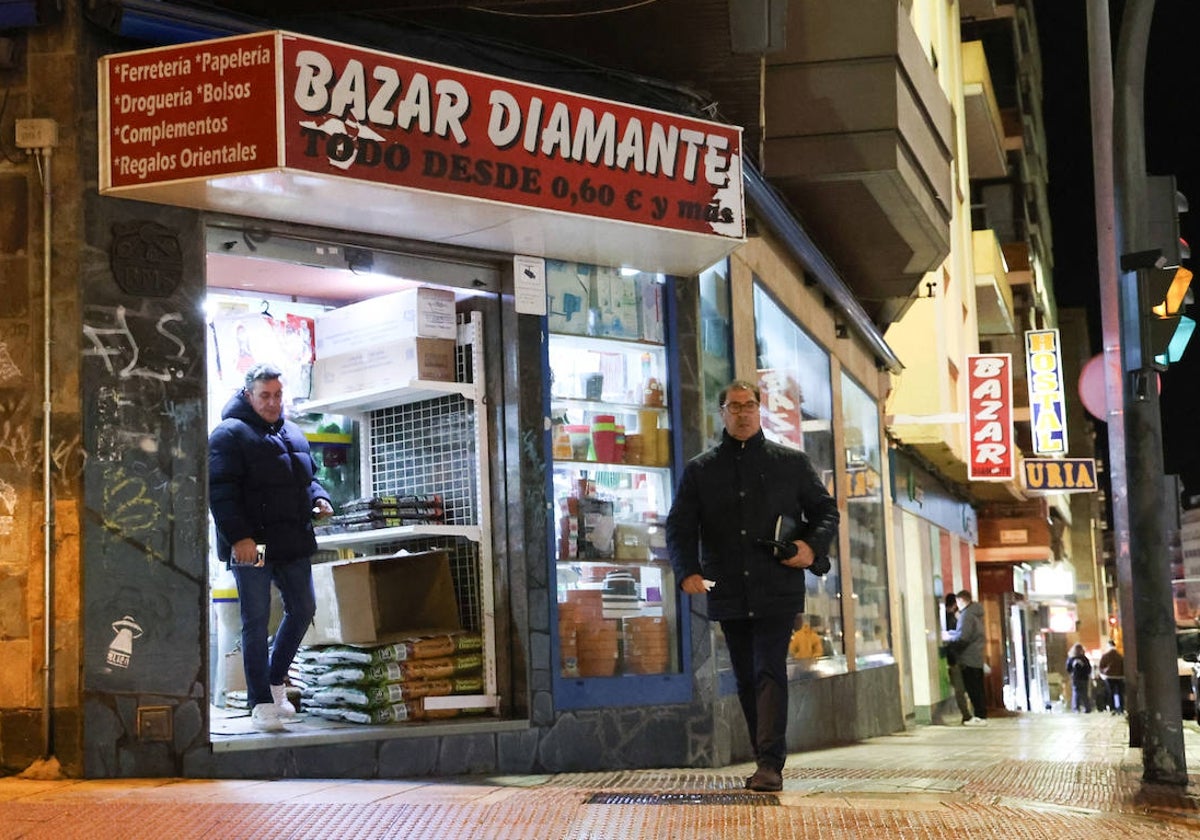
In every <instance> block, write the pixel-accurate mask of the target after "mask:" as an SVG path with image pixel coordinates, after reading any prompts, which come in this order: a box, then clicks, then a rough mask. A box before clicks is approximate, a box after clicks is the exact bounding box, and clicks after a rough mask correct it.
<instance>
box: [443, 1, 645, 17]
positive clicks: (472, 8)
mask: <svg viewBox="0 0 1200 840" xmlns="http://www.w3.org/2000/svg"><path fill="white" fill-rule="evenodd" d="M657 2H658V0H637V2H634V3H626V4H625V5H623V6H614V7H613V8H611V9H596V10H594V11H590V12H508V11H503V10H501V9H489V8H487V7H486V6H467V7H466V8H467V9H469V10H470V11H473V12H483V13H484V14H488V15H499V16H501V17H513V18H536V19H554V18H557V19H569V18H585V17H595V16H596V15H608V14H612V13H614V12H628V11H631V10H632V9H637V8H640V7H642V6H649V5H651V4H652V3H657Z"/></svg>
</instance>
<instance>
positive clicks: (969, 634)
mask: <svg viewBox="0 0 1200 840" xmlns="http://www.w3.org/2000/svg"><path fill="white" fill-rule="evenodd" d="M954 600H955V603H956V605H957V606H958V621H957V625H956V626H955V628H954V629H953V630H947V631H946V633H945V639H946V641H948V642H950V643H952V644H953V643H957V648H958V650H957V654H958V667H959V668H960V669H961V670H962V680H963V688H964V689H966V692H967V697H969V698H970V699H971V712H972V716H971V717H969V718H967V719H966V720H964V721H963V726H985V725H986V724H987V701H986V700H985V699H984V693H983V661H984V648H985V647H986V644H987V636H986V634H985V633H984V629H983V607H981V606H980V605H979V604H977V603H975V600H974V598H972V597H971V590H969V589H960V590H959V591H958V593H957V594H956V595H955V596H954Z"/></svg>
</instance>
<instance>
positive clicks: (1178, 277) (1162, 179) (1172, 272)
mask: <svg viewBox="0 0 1200 840" xmlns="http://www.w3.org/2000/svg"><path fill="white" fill-rule="evenodd" d="M1146 199H1147V210H1148V221H1149V228H1148V232H1149V234H1150V238H1149V242H1150V244H1151V245H1153V246H1154V248H1155V249H1156V250H1157V251H1158V252H1159V253H1160V256H1159V258H1158V259H1156V260H1155V261H1154V267H1153V268H1142V269H1141V270H1139V271H1138V313H1139V320H1140V322H1141V339H1142V342H1141V344H1142V359H1143V360H1145V361H1149V362H1150V364H1151V366H1152V367H1155V368H1158V369H1159V370H1163V369H1165V368H1166V367H1167V365H1169V364H1171V363H1172V362H1177V361H1179V359H1180V358H1181V357H1182V356H1183V350H1184V348H1185V347H1186V346H1187V343H1188V340H1189V339H1191V337H1192V332H1193V331H1194V330H1195V328H1196V322H1195V321H1193V320H1192V319H1191V318H1188V317H1187V316H1185V315H1184V314H1183V311H1184V310H1185V309H1186V308H1187V305H1188V304H1190V303H1191V302H1192V291H1191V283H1192V272H1190V271H1188V270H1187V269H1186V268H1184V267H1183V266H1182V265H1181V264H1180V263H1181V262H1182V261H1183V260H1185V259H1189V258H1190V257H1191V255H1192V254H1191V249H1190V248H1189V247H1188V244H1187V241H1186V240H1184V239H1182V238H1181V237H1180V236H1179V214H1180V213H1186V212H1187V209H1188V203H1187V198H1186V197H1185V196H1184V195H1183V193H1181V192H1179V191H1178V190H1177V189H1175V177H1174V176H1173V175H1155V176H1150V177H1148V178H1147V179H1146Z"/></svg>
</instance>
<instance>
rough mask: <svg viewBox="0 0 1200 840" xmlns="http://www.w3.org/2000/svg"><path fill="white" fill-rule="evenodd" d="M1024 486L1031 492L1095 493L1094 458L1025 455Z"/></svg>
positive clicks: (1022, 467) (1023, 465)
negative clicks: (1029, 456) (1030, 456)
mask: <svg viewBox="0 0 1200 840" xmlns="http://www.w3.org/2000/svg"><path fill="white" fill-rule="evenodd" d="M1021 471H1022V472H1023V473H1024V475H1025V489H1026V490H1028V491H1030V492H1033V493H1094V492H1096V489H1097V487H1096V461H1095V459H1094V458H1026V459H1025V460H1024V461H1022V462H1021Z"/></svg>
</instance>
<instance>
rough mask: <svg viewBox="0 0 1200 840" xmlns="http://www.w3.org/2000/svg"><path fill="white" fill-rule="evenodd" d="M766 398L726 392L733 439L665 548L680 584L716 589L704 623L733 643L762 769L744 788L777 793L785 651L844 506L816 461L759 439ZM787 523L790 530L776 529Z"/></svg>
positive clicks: (700, 471)
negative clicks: (713, 625)
mask: <svg viewBox="0 0 1200 840" xmlns="http://www.w3.org/2000/svg"><path fill="white" fill-rule="evenodd" d="M759 400H760V396H759V390H758V387H757V386H755V385H753V384H752V383H749V382H743V381H735V382H732V383H730V384H729V385H727V386H726V387H725V388H724V389H723V390H722V391H721V393H720V395H719V397H718V401H719V403H720V406H721V416H722V418H723V419H724V422H725V432H724V434H723V435H722V440H721V443H720V444H718V445H717V446H715V447H714V448H712V449H710V450H709V451H707V452H704V453H702V454H701V455H698V456H697V457H696V458H694V459H692V461H691V462H689V463H688V465H687V467H686V468H685V469H684V471H683V478H682V479H681V481H680V484H679V489H678V492H677V494H676V496H675V503H674V504H673V505H672V506H671V512H670V514H669V515H668V517H667V546H668V549H669V551H670V556H671V565H672V566H673V567H674V569H675V574H676V576H677V577H678V579H679V582H680V583H679V585H680V588H681V589H682V590H683V591H684V592H686V593H688V594H689V595H699V594H701V593H703V592H705V591H707V592H708V617H709V619H710V620H712V621H717V622H719V623H720V625H721V632H722V633H723V634H724V636H725V642H726V644H727V645H728V647H729V658H730V661H731V663H732V665H733V672H734V677H735V679H736V681H737V691H738V700H739V702H740V703H741V706H742V712H743V714H744V715H745V717H746V725H747V726H748V727H749V730H750V743H751V744H752V745H753V746H754V756H755V760H756V762H757V764H758V769H757V770H756V771H755V773H754V775H753V776H751V777H750V778H749V779H748V780H747V782H746V786H747V787H748V788H750V789H751V790H760V791H772V790H780V789H782V787H783V777H782V770H783V764H784V760H785V759H786V757H787V740H786V731H787V705H788V687H787V651H788V641H789V639H790V638H791V633H792V624H793V620H794V618H795V615H796V614H797V613H802V612H804V593H805V588H806V581H805V575H804V570H805V569H810V570H811V571H812V572H813V573H814V574H818V575H823V574H825V573H826V572H828V571H829V557H828V556H827V555H828V551H829V544H830V542H831V541H832V540H833V538H834V537H835V536H836V534H837V526H838V511H837V502H836V501H834V499H833V498H832V497H831V496H830V495H829V493H828V491H826V489H825V485H824V484H822V483H821V479H820V477H819V476H818V475H817V473H816V470H814V469H813V466H812V464H811V463H810V462H809V460H808V457H807V456H806V455H805V454H804V453H803V452H801V451H799V450H797V449H792V448H790V447H786V446H782V445H780V444H776V443H773V442H771V441H768V440H767V439H766V438H765V437H764V436H763V432H762V426H761V420H760V417H759ZM781 517H782V518H783V521H785V522H788V523H794V527H793V530H792V531H791V532H790V533H778V532H777V523H779V522H780V519H781ZM776 540H778V542H775V541H776Z"/></svg>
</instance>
